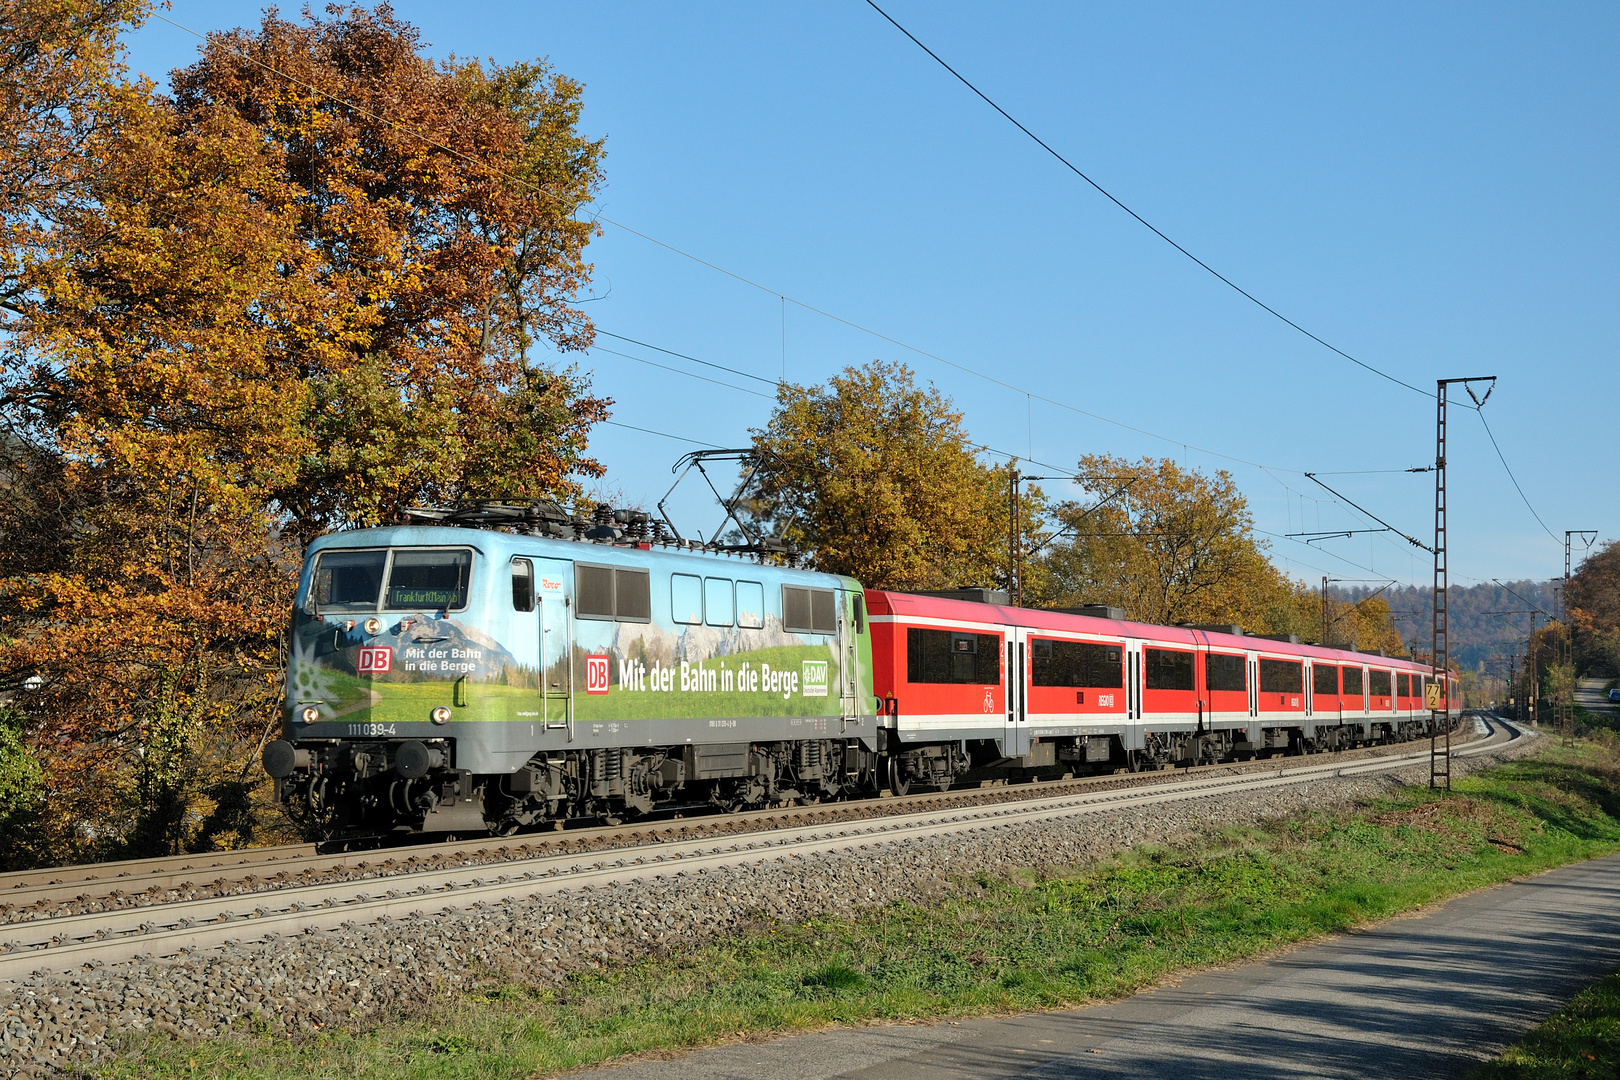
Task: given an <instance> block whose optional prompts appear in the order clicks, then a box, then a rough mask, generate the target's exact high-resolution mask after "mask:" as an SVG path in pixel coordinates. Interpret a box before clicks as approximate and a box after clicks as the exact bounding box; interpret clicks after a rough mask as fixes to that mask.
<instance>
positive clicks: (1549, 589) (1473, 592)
mask: <svg viewBox="0 0 1620 1080" xmlns="http://www.w3.org/2000/svg"><path fill="white" fill-rule="evenodd" d="M1559 583H1560V584H1561V583H1562V582H1561V581H1560V582H1559ZM1553 584H1554V583H1553V582H1551V581H1510V582H1508V583H1507V587H1506V588H1503V587H1502V586H1500V585H1470V586H1466V587H1464V586H1459V585H1453V586H1452V587H1451V591H1450V594H1449V597H1450V601H1449V603H1448V604H1447V611H1448V613H1449V616H1450V628H1451V635H1450V636H1451V659H1452V661H1453V662H1454V663H1456V664H1458V665H1459V666H1461V667H1462V668H1463V669H1464V670H1466V671H1475V670H1478V667H1479V664H1480V662H1481V661H1486V662H1487V663H1489V662H1491V659H1492V657H1497V656H1501V657H1506V656H1507V655H1508V654H1509V653H1514V652H1522V651H1523V649H1524V639H1525V637H1526V636H1527V635H1528V634H1529V632H1530V616H1529V615H1507V616H1491V615H1487V614H1486V612H1489V611H1524V610H1528V609H1530V608H1532V607H1535V606H1539V607H1540V608H1541V609H1542V610H1544V611H1548V612H1551V611H1554V610H1555V608H1554V607H1553V605H1554V603H1555V600H1554V594H1553ZM1509 589H1511V590H1512V592H1509V591H1508V590H1509ZM1371 592H1372V590H1371V589H1351V590H1345V591H1343V592H1340V593H1338V595H1339V596H1340V597H1342V598H1343V599H1345V600H1349V601H1351V602H1352V603H1353V602H1355V601H1357V600H1360V599H1361V598H1363V597H1365V596H1367V595H1369V594H1370V593H1371ZM1513 593H1518V594H1519V595H1518V596H1514V595H1513ZM1378 595H1379V597H1381V598H1384V599H1387V600H1388V601H1389V606H1390V610H1391V612H1393V613H1394V616H1395V625H1396V626H1397V627H1398V628H1399V629H1400V632H1401V638H1402V639H1403V640H1404V641H1406V642H1407V643H1408V645H1410V644H1411V642H1412V641H1413V640H1414V639H1416V641H1417V647H1418V648H1419V649H1420V650H1422V651H1423V652H1425V653H1427V652H1428V650H1429V641H1430V635H1431V633H1432V632H1431V630H1430V625H1429V623H1430V615H1431V612H1432V611H1433V606H1434V593H1433V590H1431V589H1427V588H1423V587H1421V586H1397V587H1394V588H1389V589H1386V590H1384V591H1383V592H1381V593H1379V594H1378ZM1521 598H1522V599H1521ZM1527 601H1528V602H1527ZM1546 624H1547V619H1546V616H1537V625H1538V626H1545V625H1546Z"/></svg>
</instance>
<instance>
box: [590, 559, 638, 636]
mask: <svg viewBox="0 0 1620 1080" xmlns="http://www.w3.org/2000/svg"><path fill="white" fill-rule="evenodd" d="M574 610H575V612H576V613H577V614H578V617H579V618H581V619H618V620H619V621H621V622H650V621H651V620H652V578H651V575H650V574H649V573H648V572H647V571H645V570H635V569H631V568H629V567H624V566H596V565H593V564H591V563H575V564H574Z"/></svg>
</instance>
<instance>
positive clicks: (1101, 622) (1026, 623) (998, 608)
mask: <svg viewBox="0 0 1620 1080" xmlns="http://www.w3.org/2000/svg"><path fill="white" fill-rule="evenodd" d="M866 597H867V601H866V602H867V607H868V608H869V609H870V610H871V612H872V614H873V615H886V614H892V615H902V616H903V615H912V616H919V617H922V618H934V619H954V620H958V621H961V622H974V623H992V624H998V625H1014V626H1022V627H1028V628H1030V629H1034V630H1055V631H1067V632H1069V633H1078V634H1096V635H1098V636H1102V637H1132V638H1147V639H1150V640H1153V641H1161V642H1167V643H1172V644H1178V645H1206V646H1209V647H1213V648H1217V649H1233V650H1239V651H1248V650H1253V651H1255V652H1262V653H1270V654H1272V655H1275V656H1308V657H1310V658H1311V659H1313V660H1323V661H1331V662H1333V663H1337V664H1369V665H1371V666H1373V667H1388V668H1391V669H1400V670H1406V671H1415V672H1422V673H1425V674H1427V673H1430V672H1432V671H1433V670H1434V669H1433V668H1432V667H1431V666H1430V665H1428V664H1423V663H1419V662H1417V661H1414V660H1409V659H1407V658H1405V657H1397V656H1378V655H1376V654H1373V653H1364V652H1356V651H1355V650H1353V649H1330V648H1324V647H1323V646H1321V645H1307V644H1304V643H1298V644H1296V643H1294V642H1291V641H1278V640H1277V639H1275V638H1267V637H1259V636H1257V635H1252V634H1244V635H1241V636H1239V635H1236V634H1223V633H1220V632H1219V631H1213V630H1195V629H1193V628H1192V627H1189V626H1158V625H1155V624H1153V623H1139V622H1131V621H1129V620H1118V619H1104V618H1098V617H1097V616H1094V615H1070V614H1067V613H1065V612H1061V611H1045V610H1042V609H1040V608H1026V607H1013V606H1011V605H1004V604H981V603H978V602H977V601H973V600H955V599H950V598H947V597H940V596H924V595H921V594H918V593H904V592H891V591H888V590H883V589H868V590H866Z"/></svg>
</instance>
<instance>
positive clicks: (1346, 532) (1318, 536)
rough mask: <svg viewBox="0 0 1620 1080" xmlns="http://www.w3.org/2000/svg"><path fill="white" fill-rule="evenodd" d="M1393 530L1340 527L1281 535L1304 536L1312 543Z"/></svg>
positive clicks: (1288, 537)
mask: <svg viewBox="0 0 1620 1080" xmlns="http://www.w3.org/2000/svg"><path fill="white" fill-rule="evenodd" d="M1394 531H1395V530H1394V529H1389V528H1384V529H1340V530H1338V531H1337V532H1299V533H1283V536H1284V537H1285V538H1286V539H1289V540H1297V539H1299V538H1300V537H1304V538H1305V542H1306V543H1307V544H1314V543H1316V542H1317V541H1318V540H1336V539H1338V538H1339V537H1341V536H1363V535H1365V534H1367V533H1387V532H1394Z"/></svg>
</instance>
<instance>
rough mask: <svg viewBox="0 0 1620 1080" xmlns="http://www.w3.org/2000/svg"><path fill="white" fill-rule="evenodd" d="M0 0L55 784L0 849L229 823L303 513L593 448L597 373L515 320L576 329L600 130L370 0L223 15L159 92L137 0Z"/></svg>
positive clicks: (586, 472)
mask: <svg viewBox="0 0 1620 1080" xmlns="http://www.w3.org/2000/svg"><path fill="white" fill-rule="evenodd" d="M0 4H3V5H4V7H3V8H0V16H9V18H5V17H0V25H3V26H4V27H5V29H4V30H0V35H3V36H0V47H3V48H4V49H5V55H4V57H0V70H3V71H4V75H5V79H6V80H7V81H6V84H5V89H6V91H7V93H6V94H5V95H4V97H3V98H0V108H3V109H4V110H8V111H9V113H10V115H8V116H4V117H0V121H10V122H11V124H12V126H13V127H14V128H15V129H18V130H22V131H23V132H24V137H23V138H22V139H21V140H20V141H19V142H18V143H17V144H16V145H14V146H11V147H8V148H5V149H0V198H3V199H4V200H5V201H4V203H3V205H0V214H3V223H4V227H5V229H6V231H5V233H4V235H3V236H0V288H3V290H4V291H3V294H0V309H3V311H4V318H5V320H6V321H5V323H4V329H5V331H6V333H5V335H4V344H3V347H4V349H5V350H6V351H5V365H4V370H3V373H0V380H3V382H0V423H3V424H4V427H5V432H4V437H5V442H4V447H3V450H4V454H5V459H4V472H3V475H0V539H3V541H4V546H3V550H0V592H3V599H4V601H5V603H4V608H3V613H0V632H3V634H4V638H3V639H0V669H3V671H4V673H5V674H6V675H7V676H8V677H9V678H10V680H11V683H12V692H13V694H14V695H15V706H16V708H15V711H14V713H13V714H12V715H13V716H21V717H22V730H23V733H24V738H23V740H22V741H23V744H24V745H25V746H26V748H27V752H28V753H29V754H31V755H32V756H33V758H34V760H35V762H36V763H37V765H38V767H39V772H40V775H41V776H42V777H43V781H42V782H43V784H44V786H45V788H46V803H47V806H48V810H47V812H46V813H45V815H44V817H43V819H42V825H41V832H40V834H39V835H38V836H36V837H34V838H33V840H32V844H33V847H32V848H31V850H30V851H29V852H28V853H25V854H13V855H12V856H10V858H9V861H12V862H17V861H27V860H30V859H40V858H57V859H60V858H71V857H96V856H104V855H111V854H141V853H149V852H158V851H172V850H177V849H180V848H184V847H195V846H208V845H219V844H231V843H242V842H250V841H252V840H253V839H255V837H256V836H257V835H259V834H261V833H262V831H263V824H264V823H263V821H262V820H260V819H259V818H256V816H255V813H254V803H253V800H254V794H253V789H254V786H255V785H254V780H253V777H254V776H255V775H256V774H255V773H254V772H253V771H252V770H251V767H250V766H251V761H252V760H253V758H254V756H255V751H256V749H257V747H258V745H259V743H260V742H261V741H262V739H263V737H264V735H265V733H266V731H267V730H268V726H269V725H270V724H272V723H273V722H274V719H275V716H276V711H275V700H276V696H277V694H276V682H277V672H278V668H279V661H278V645H279V634H280V626H281V623H282V621H283V619H284V613H285V611H286V609H287V605H288V602H289V600H290V594H291V589H292V586H293V584H294V578H295V571H296V566H297V563H298V560H299V556H300V553H301V549H302V545H303V543H304V542H305V541H307V540H308V539H309V538H310V537H311V536H312V535H313V534H315V533H316V532H318V531H320V530H323V529H327V528H331V527H335V526H345V525H363V524H374V523H377V522H380V521H384V520H387V519H388V518H390V517H391V516H392V515H393V514H394V513H395V512H396V511H397V510H398V509H399V508H401V507H402V506H404V505H408V504H412V503H417V502H422V501H434V502H442V501H453V500H458V499H466V498H490V497H495V498H532V497H539V496H549V497H559V496H561V497H567V496H568V495H570V494H572V493H574V492H575V491H576V490H577V478H578V477H580V476H593V475H598V474H599V473H600V468H599V466H597V465H596V463H595V462H594V461H593V460H592V459H591V458H590V457H589V456H588V454H587V452H586V437H587V434H588V431H589V428H590V426H591V425H592V424H593V423H595V422H596V421H597V420H599V419H601V418H602V417H603V416H605V415H606V410H607V407H608V405H609V404H610V403H609V402H607V401H605V400H602V399H599V398H595V397H592V396H590V395H589V393H588V387H587V386H586V384H585V383H584V381H583V380H582V379H581V378H580V377H579V376H578V375H577V374H576V373H574V372H573V371H571V370H570V371H556V370H552V369H548V368H544V367H540V366H537V365H534V364H532V363H531V362H529V360H528V359H527V356H526V352H527V349H528V346H529V345H530V344H531V343H532V341H533V340H535V339H536V338H544V339H546V340H549V341H551V342H552V343H554V344H555V345H557V346H558V347H561V348H565V349H566V348H575V347H580V346H583V345H585V344H588V343H589V341H590V335H591V327H590V323H589V321H588V320H587V319H586V318H585V317H584V316H583V315H582V314H581V313H580V312H579V310H578V309H577V308H576V307H573V306H571V303H570V299H571V297H572V296H573V295H574V294H575V293H576V292H577V291H578V290H579V288H580V287H581V286H582V285H583V284H584V283H585V282H587V281H588V278H589V272H590V267H589V265H588V264H587V263H585V262H584V261H583V251H584V247H585V245H586V243H587V241H588V239H589V237H590V226H589V225H587V224H583V223H581V222H579V221H577V220H575V218H574V212H575V210H576V209H577V208H578V207H579V206H580V205H581V204H582V203H583V202H584V201H586V200H587V199H589V198H590V197H591V195H592V194H593V193H594V191H595V190H596V189H597V187H598V185H599V183H600V179H601V173H600V163H601V156H602V147H601V144H600V142H593V141H590V140H586V139H583V138H581V137H580V136H579V135H578V133H577V120H578V115H579V101H580V88H579V86H578V85H577V84H575V83H572V82H570V81H569V80H567V79H564V78H562V77H560V76H556V75H553V74H552V73H550V72H549V70H548V69H547V68H546V67H545V66H544V65H543V64H528V65H516V66H514V67H512V68H507V69H502V68H495V69H493V70H486V69H485V68H483V67H482V66H480V65H478V64H476V63H464V62H457V61H452V62H450V63H449V64H446V65H442V66H435V65H433V64H432V63H430V62H429V61H428V60H426V59H425V58H423V57H422V56H420V55H419V49H420V43H419V41H418V40H417V36H416V32H415V30H414V29H413V28H411V27H410V26H408V25H407V24H405V23H402V22H400V21H398V20H397V19H395V18H394V17H393V16H392V14H391V13H390V12H389V11H388V9H387V8H386V7H384V8H379V9H377V10H375V11H367V10H362V9H329V11H328V14H327V16H326V17H325V18H315V17H306V19H305V21H304V22H303V23H301V24H296V25H295V24H291V23H287V22H284V21H282V20H280V19H279V18H277V17H276V16H275V15H274V14H273V13H272V14H271V15H269V16H267V17H266V19H265V21H264V23H263V25H262V26H261V27H260V28H259V30H258V31H256V32H253V33H246V32H241V31H238V32H234V33H231V34H224V35H214V36H212V37H210V39H209V40H208V43H207V45H206V46H205V47H204V49H203V50H202V55H201V58H200V59H199V61H198V63H197V64H195V65H193V66H192V67H190V68H188V69H185V70H184V71H181V72H178V73H177V74H176V76H175V81H174V96H173V98H172V99H171V98H167V97H164V96H162V95H161V94H159V93H158V92H157V90H156V88H155V87H154V86H153V85H152V84H150V83H149V82H145V81H136V82H132V81H130V80H128V79H127V78H126V77H125V74H124V71H123V69H122V68H121V66H120V64H119V55H118V43H117V42H118V39H117V34H118V31H119V29H120V27H121V26H122V25H127V24H128V22H129V21H131V20H134V19H138V18H139V17H140V16H141V14H142V11H143V9H142V8H141V6H140V5H136V4H123V5H120V4H113V3H105V2H103V3H96V2H93V0H0ZM8 745H9V744H8ZM4 769H5V763H4V762H0V772H3V771H4ZM261 794H262V793H261Z"/></svg>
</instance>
